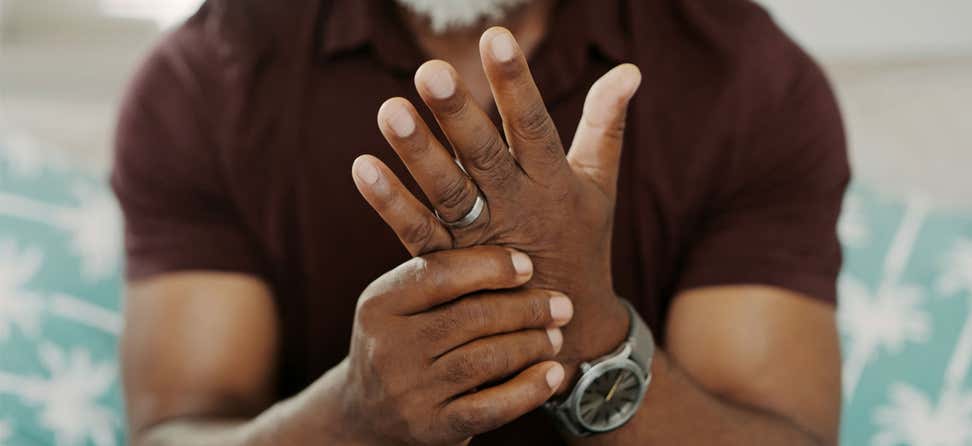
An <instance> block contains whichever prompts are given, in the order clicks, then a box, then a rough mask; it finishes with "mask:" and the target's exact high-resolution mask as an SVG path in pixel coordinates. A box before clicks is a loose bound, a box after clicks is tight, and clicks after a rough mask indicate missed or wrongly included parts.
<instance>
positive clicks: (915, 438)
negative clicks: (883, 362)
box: [872, 383, 972, 446]
mask: <svg viewBox="0 0 972 446" xmlns="http://www.w3.org/2000/svg"><path fill="white" fill-rule="evenodd" d="M890 400H891V401H890V404H888V405H886V406H882V407H879V408H878V409H877V410H875V412H874V422H875V423H876V424H877V425H878V428H879V431H878V433H877V434H876V435H875V436H874V438H873V440H872V444H873V445H874V446H896V445H912V446H968V445H969V444H972V393H970V392H955V393H946V394H945V395H943V396H942V398H941V399H939V400H938V403H937V404H934V403H933V402H932V401H931V400H930V399H929V397H928V395H927V394H926V393H925V392H923V391H922V390H919V389H917V388H915V387H914V386H911V385H908V384H904V383H896V384H894V385H893V386H892V387H891V389H890Z"/></svg>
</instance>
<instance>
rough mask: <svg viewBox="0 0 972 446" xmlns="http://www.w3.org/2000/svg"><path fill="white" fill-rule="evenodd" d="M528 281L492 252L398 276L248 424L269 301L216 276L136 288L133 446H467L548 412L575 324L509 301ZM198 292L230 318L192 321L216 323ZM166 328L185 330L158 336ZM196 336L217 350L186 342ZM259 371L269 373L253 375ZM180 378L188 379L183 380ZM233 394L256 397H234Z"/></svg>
mask: <svg viewBox="0 0 972 446" xmlns="http://www.w3.org/2000/svg"><path fill="white" fill-rule="evenodd" d="M532 274H533V267H532V264H531V262H530V260H529V258H528V257H526V256H525V255H524V254H522V253H518V252H515V251H512V250H509V249H505V248H500V247H495V246H480V247H472V248H467V249H462V250H450V251H443V252H438V253H431V254H428V255H424V256H421V257H416V258H414V259H412V260H410V261H408V262H406V263H404V264H402V265H401V266H399V267H398V268H395V269H394V270H392V271H389V272H388V273H387V274H385V275H383V276H382V277H380V278H378V279H377V280H375V281H374V282H373V283H372V284H371V285H370V286H369V287H368V288H367V289H366V290H365V291H364V292H363V293H362V294H361V297H360V298H359V300H358V309H357V311H356V314H355V323H354V331H353V335H352V341H351V347H350V351H349V353H348V356H347V358H346V359H345V360H344V361H343V362H341V364H339V365H337V366H336V367H335V368H333V369H332V370H331V371H330V372H329V373H328V374H327V375H325V376H324V377H322V378H321V379H320V380H319V381H318V382H317V383H315V384H314V385H312V386H311V387H309V388H308V389H307V390H305V391H304V392H303V393H301V394H300V395H299V396H297V397H295V398H292V399H291V400H288V401H286V402H283V403H281V404H278V405H277V406H275V407H273V408H271V409H269V410H266V411H265V412H263V413H262V414H261V415H259V416H258V417H256V418H254V419H252V420H250V421H243V419H244V418H246V417H248V416H250V415H252V414H254V413H256V412H258V411H261V410H262V409H263V408H264V407H266V405H267V404H269V402H270V401H271V398H272V397H271V395H270V394H269V387H268V386H269V381H268V378H269V372H271V369H270V368H269V367H267V366H266V365H267V364H269V363H270V362H271V359H272V355H273V352H272V349H273V347H272V344H271V342H272V341H274V337H273V336H269V337H267V338H262V337H260V336H252V335H250V334H249V333H254V332H255V333H257V334H260V335H267V334H273V333H274V331H275V330H273V329H272V328H271V325H272V323H271V322H270V320H269V319H267V318H265V317H264V316H263V315H271V314H272V311H266V310H272V308H268V307H265V306H264V305H265V303H266V302H265V300H264V299H263V297H265V296H266V292H265V289H264V290H261V289H260V288H262V286H261V285H260V284H259V283H257V282H255V281H252V280H247V279H243V278H241V277H235V276H233V275H225V274H224V275H216V274H213V273H202V274H192V273H187V274H176V275H169V276H163V277H159V278H158V279H153V280H151V281H148V282H145V283H141V284H138V285H136V286H133V287H132V289H131V290H130V291H131V293H130V294H131V296H132V297H133V298H132V300H131V301H130V302H131V304H132V305H129V306H128V308H127V314H126V317H127V319H128V320H129V321H138V322H140V323H141V324H138V325H134V324H132V325H130V326H129V327H128V328H127V329H126V333H125V337H124V342H123V345H122V348H123V353H124V356H123V361H124V364H125V383H126V390H127V392H126V397H127V399H128V403H129V417H130V420H131V421H133V422H134V424H133V426H132V427H133V431H132V433H133V435H132V437H133V441H134V442H135V443H136V444H180V445H192V444H213V443H217V444H309V442H310V441H311V440H310V439H314V440H313V441H315V442H323V443H324V444H349V445H352V444H353V445H357V444H361V445H396V444H429V445H452V444H460V443H465V442H467V441H468V440H469V438H470V437H472V436H474V435H477V434H480V433H483V432H487V431H489V430H493V429H495V428H497V427H499V426H502V425H503V424H506V423H508V422H510V421H512V420H513V419H515V418H517V417H519V416H522V415H523V414H525V413H526V412H528V411H530V410H533V409H534V408H536V407H537V406H539V405H540V404H543V402H544V401H546V400H547V399H548V398H549V397H550V396H551V395H552V394H553V393H554V391H555V390H556V388H557V386H559V385H560V384H561V382H562V381H563V378H564V369H563V366H562V365H560V364H559V363H557V362H554V361H551V360H550V359H552V358H553V357H554V356H555V355H556V354H557V352H558V351H559V350H560V348H561V346H562V343H563V337H562V335H561V333H560V329H559V328H557V327H561V326H563V325H564V324H566V323H567V322H569V320H570V317H571V316H572V308H571V306H570V302H569V300H567V299H566V297H565V296H563V295H562V294H560V293H557V292H551V291H544V290H539V289H522V288H520V289H515V290H511V289H512V288H516V287H518V286H520V285H522V284H524V283H525V282H527V281H528V280H529V279H530V277H531V276H532ZM491 290H495V291H491ZM197 293H201V294H206V298H205V299H199V300H200V301H211V300H212V299H216V300H217V301H222V303H226V304H228V308H225V309H224V310H222V311H228V312H229V315H228V316H225V317H222V318H220V316H218V315H217V316H216V317H215V318H210V317H208V316H207V317H206V319H207V320H208V321H210V322H209V323H207V324H201V323H200V321H199V319H197V316H196V315H198V314H214V315H215V314H216V313H201V312H200V313H197V312H196V310H201V308H199V305H201V306H208V305H209V302H203V303H200V304H198V305H197V304H196V301H194V300H193V299H194V298H196V297H198V296H197ZM163 295H164V296H165V297H166V298H165V299H161V297H162V296H163ZM219 296H227V298H229V299H243V302H242V303H235V304H234V303H229V301H223V299H222V298H221V297H219ZM460 296H463V298H462V299H457V297H460ZM166 301H167V302H166ZM261 307H262V308H261ZM258 310H264V311H262V312H261V311H258ZM149 313H152V314H149ZM142 324H144V325H142ZM163 327H165V328H175V327H179V328H183V329H184V330H177V331H173V332H171V333H170V334H168V335H167V336H165V337H156V336H154V333H160V332H161V329H162V328H163ZM201 336H206V337H207V339H215V340H216V342H215V343H210V342H206V343H198V342H192V339H198V337H201ZM233 338H236V339H239V340H232V339H233ZM201 344H202V345H201ZM150 356H152V358H150ZM253 361H266V362H265V363H264V367H254V365H255V364H254V363H253ZM187 377H192V378H194V380H192V381H181V380H180V379H179V378H187ZM500 379H503V380H504V381H502V382H501V383H499V384H490V383H494V382H496V381H497V380H500ZM219 381H222V382H219ZM239 388H251V389H254V390H257V389H259V390H258V391H256V392H253V391H251V392H249V393H247V394H236V393H234V392H233V390H235V389H239ZM473 389H476V391H475V392H470V391H472V390H473ZM187 412H188V414H191V415H188V416H187ZM217 420H218V421H217ZM324 440H327V441H324Z"/></svg>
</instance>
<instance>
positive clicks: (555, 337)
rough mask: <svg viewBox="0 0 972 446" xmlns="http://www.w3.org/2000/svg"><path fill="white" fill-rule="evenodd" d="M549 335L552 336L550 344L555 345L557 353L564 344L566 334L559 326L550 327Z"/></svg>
mask: <svg viewBox="0 0 972 446" xmlns="http://www.w3.org/2000/svg"><path fill="white" fill-rule="evenodd" d="M547 337H548V338H550V345H552V346H553V349H554V352H555V353H560V347H562V346H563V345H564V334H563V333H561V332H560V329H559V328H548V329H547Z"/></svg>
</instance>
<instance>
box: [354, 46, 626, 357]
mask: <svg viewBox="0 0 972 446" xmlns="http://www.w3.org/2000/svg"><path fill="white" fill-rule="evenodd" d="M480 53H481V54H482V62H483V67H484V68H485V70H486V75H487V78H488V79H489V82H490V85H491V88H492V90H493V96H494V98H495V101H496V106H497V108H498V110H499V112H500V114H501V115H502V118H503V127H504V133H505V136H506V139H505V140H506V142H504V138H503V135H501V134H500V132H499V131H498V130H497V129H496V128H495V126H493V124H492V123H491V122H490V119H489V117H488V116H487V114H486V113H485V112H483V111H482V110H481V109H480V108H479V107H478V106H477V105H476V103H475V102H474V100H473V98H472V97H471V96H470V94H469V92H468V90H467V89H466V88H465V86H464V85H463V83H462V82H461V81H460V79H459V78H458V75H457V74H456V71H455V70H454V69H453V68H452V67H451V66H449V65H448V64H447V63H445V62H442V61H431V62H428V63H426V64H425V65H423V66H422V67H421V68H420V69H419V70H418V72H417V73H416V75H415V83H416V87H417V88H418V91H419V93H420V95H421V96H422V99H423V100H424V101H425V103H426V104H427V105H428V107H429V108H430V109H431V110H432V112H433V113H434V114H435V117H436V119H437V120H438V123H439V126H440V127H441V128H442V130H443V132H444V133H445V134H446V136H447V137H448V138H449V141H450V142H451V144H452V148H453V149H454V150H455V153H456V155H457V156H458V159H459V160H460V161H461V163H462V166H463V168H464V169H465V172H463V170H462V168H460V167H459V166H458V165H457V164H456V163H455V162H454V158H453V155H452V153H451V152H450V151H449V150H447V149H446V148H445V147H444V146H443V145H442V144H441V143H440V142H439V141H438V140H437V139H436V138H435V137H434V136H433V134H432V132H431V131H430V130H429V128H428V127H427V126H426V125H425V124H424V123H423V122H422V120H421V118H420V117H419V115H418V114H417V112H416V110H415V109H414V107H413V106H412V105H411V104H410V103H409V102H408V101H406V100H404V99H401V98H395V99H391V100H389V101H387V102H386V103H385V104H384V105H383V106H382V107H381V109H380V110H379V113H378V123H379V127H380V128H381V131H382V133H383V134H384V135H385V137H386V139H387V140H388V142H389V143H390V144H391V145H392V147H393V148H394V149H395V151H396V153H398V155H399V156H400V157H401V158H402V160H403V161H404V162H405V164H406V165H407V167H408V169H409V171H410V172H411V174H412V176H413V177H414V178H415V180H416V181H417V183H418V184H419V186H420V187H421V188H422V190H423V192H424V193H425V194H426V195H427V196H428V198H429V200H430V202H431V203H432V204H433V206H434V207H435V210H436V211H437V212H438V213H439V215H440V216H441V217H442V218H443V219H444V220H446V221H455V220H458V219H460V218H461V217H462V216H463V215H465V214H466V213H467V212H469V210H470V209H471V208H472V207H473V205H474V203H475V202H476V197H477V194H478V193H480V192H481V193H482V195H483V196H484V197H485V200H486V202H487V206H486V208H487V209H486V211H485V212H484V213H483V215H482V216H480V217H479V218H478V219H477V220H476V221H475V222H473V223H472V224H471V225H470V226H468V227H465V228H462V229H451V230H450V229H448V228H447V227H446V226H445V225H443V224H441V223H440V222H439V220H438V219H436V218H435V216H434V215H433V214H432V213H431V212H430V211H429V210H428V209H426V208H425V207H424V206H423V205H421V204H420V203H419V202H418V201H417V200H416V199H415V198H414V197H413V196H411V195H410V194H409V192H408V191H407V190H406V189H405V188H404V187H403V186H402V184H401V182H400V181H399V180H398V179H397V178H396V177H395V176H394V174H393V173H391V171H390V170H388V168H387V167H386V166H384V165H383V164H382V163H381V162H380V161H378V160H377V159H375V158H374V157H368V156H364V157H361V158H359V159H358V160H357V161H356V162H355V165H354V167H353V171H354V178H355V182H356V184H357V185H358V188H359V190H360V191H361V193H362V195H364V197H365V199H366V200H368V202H369V203H370V204H371V205H372V206H373V207H374V208H375V209H376V210H377V211H378V213H379V214H381V216H382V218H384V220H385V221H386V222H387V223H388V224H389V225H390V226H391V227H392V229H393V230H394V231H395V232H396V233H397V234H398V235H399V237H400V239H401V240H402V242H403V243H404V244H405V246H406V247H407V248H408V249H409V251H410V252H412V253H413V254H420V253H424V252H431V251H436V250H442V249H448V248H453V247H466V246H473V245H485V244H489V245H500V246H508V247H512V248H515V249H518V250H521V251H523V252H525V253H527V254H529V255H530V257H531V258H532V259H533V260H534V261H535V262H536V266H537V268H536V274H535V276H534V279H533V280H532V281H531V283H530V284H529V285H530V286H532V287H540V288H549V289H558V290H562V291H564V292H566V293H567V294H568V295H569V296H570V297H571V298H572V299H573V300H574V305H575V307H576V308H577V317H576V318H575V319H574V322H572V324H571V326H570V327H567V328H566V329H565V336H566V344H565V351H564V354H563V355H562V358H563V359H564V360H565V361H566V362H567V364H568V366H569V367H568V373H569V372H570V371H571V369H572V368H573V367H570V366H573V365H576V364H577V363H579V362H580V361H583V360H589V359H592V358H594V357H597V356H600V355H603V354H605V353H607V352H609V351H610V350H612V349H613V348H615V347H616V346H617V345H618V344H619V343H620V342H621V340H622V339H623V338H624V335H625V333H626V329H627V327H626V320H627V315H626V313H625V310H624V309H623V307H622V306H621V305H620V303H619V302H618V301H617V299H616V297H615V294H614V289H613V285H612V280H611V249H610V243H611V229H612V223H613V222H612V219H613V215H614V203H615V194H616V182H617V172H618V164H619V160H620V154H621V143H622V139H623V138H622V136H623V129H624V122H625V113H626V109H627V104H628V101H629V100H630V98H631V97H632V95H633V94H634V93H635V90H636V89H637V87H638V85H639V83H640V81H641V76H640V73H639V72H638V70H637V68H635V67H634V66H632V65H621V66H619V67H617V68H615V69H613V70H611V71H610V72H608V73H607V74H606V75H605V76H604V77H602V78H601V79H600V80H599V81H598V82H596V83H595V84H594V86H593V87H592V88H591V91H590V93H589V95H588V98H587V102H586V104H585V107H584V115H583V117H582V118H581V122H580V124H579V125H578V129H577V134H576V136H575V138H574V141H573V146H572V147H571V149H570V152H569V154H568V155H567V156H565V155H564V147H563V145H562V144H561V141H560V136H559V134H558V132H557V129H556V127H555V126H554V124H553V121H552V120H551V118H550V116H549V115H548V113H547V109H546V106H545V105H544V102H543V99H542V98H541V97H540V93H539V91H538V90H537V87H536V85H535V84H534V82H533V78H532V76H531V74H530V70H529V68H528V66H527V63H526V59H525V57H524V55H523V53H522V52H521V51H520V49H519V48H518V46H517V44H516V42H515V41H514V39H513V36H512V35H511V34H510V33H509V32H508V31H507V30H505V29H502V28H492V29H490V30H488V31H486V33H484V34H483V37H482V40H481V42H480ZM507 143H508V144H507ZM467 173H468V175H467ZM591 333H598V335H597V336H591Z"/></svg>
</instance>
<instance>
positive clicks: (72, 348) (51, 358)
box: [0, 133, 124, 446]
mask: <svg viewBox="0 0 972 446" xmlns="http://www.w3.org/2000/svg"><path fill="white" fill-rule="evenodd" d="M0 136H3V134H2V133H0ZM11 142H12V143H13V144H11ZM38 147H39V145H38V144H36V142H34V141H32V140H29V139H24V138H20V139H17V140H15V141H11V140H10V139H9V135H8V139H7V140H6V141H3V140H0V358H3V360H2V361H0V405H2V407H3V410H2V414H0V415H3V416H4V417H8V418H6V419H4V420H0V445H10V446H12V445H17V446H22V445H35V444H40V445H46V444H52V445H58V446H61V445H64V446H83V445H96V446H114V445H117V444H120V443H123V442H124V430H123V427H124V426H123V415H122V411H121V410H120V409H121V399H120V390H119V386H118V385H119V382H118V376H117V375H118V371H117V358H116V353H115V344H116V341H117V336H118V334H119V332H120V331H121V314H120V301H119V297H120V290H121V280H120V271H121V268H120V260H121V256H120V253H121V222H120V215H119V211H118V209H117V205H116V203H115V201H114V200H113V199H112V197H111V194H110V193H109V192H108V191H107V188H106V187H105V186H104V185H103V184H102V183H101V182H100V181H95V180H93V179H92V178H88V177H86V176H85V175H83V174H79V173H77V172H72V171H69V170H65V166H64V164H63V163H62V161H61V160H59V159H57V158H55V157H50V156H45V155H43V154H45V153H46V154H50V153H51V152H50V151H46V150H37V148H38ZM51 174H56V176H52V175H51ZM65 179H67V180H68V181H66V182H65V181H64V180H65ZM72 179H76V181H74V180H72ZM51 184H53V185H56V186H49V185H51ZM62 185H64V186H62ZM62 189H63V190H62ZM7 358H13V360H7ZM8 408H9V409H10V410H8ZM11 410H12V411H13V412H12V413H11V412H10V411H11ZM9 417H13V418H9Z"/></svg>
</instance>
